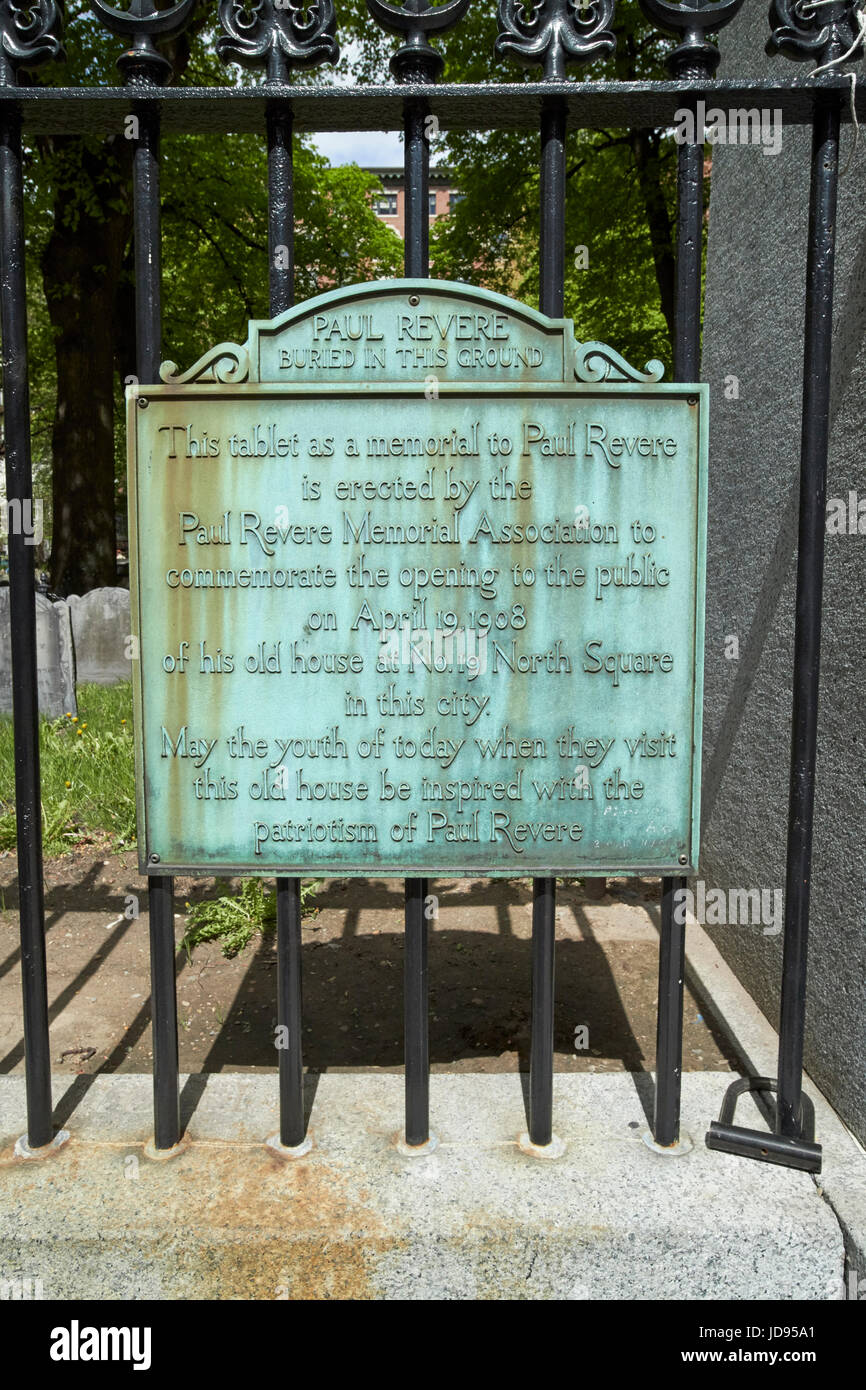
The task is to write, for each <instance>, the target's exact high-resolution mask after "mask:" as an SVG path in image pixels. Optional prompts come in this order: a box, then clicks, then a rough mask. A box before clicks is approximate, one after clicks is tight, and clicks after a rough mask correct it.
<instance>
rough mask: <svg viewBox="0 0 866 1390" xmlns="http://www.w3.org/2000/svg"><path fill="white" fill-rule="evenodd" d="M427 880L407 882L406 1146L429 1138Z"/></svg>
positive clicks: (405, 969) (405, 992)
mask: <svg viewBox="0 0 866 1390" xmlns="http://www.w3.org/2000/svg"><path fill="white" fill-rule="evenodd" d="M426 897H427V879H426V878H407V879H406V923H405V925H406V946H405V951H406V959H405V965H404V974H403V1018H404V1050H405V1054H406V1143H407V1144H410V1145H412V1146H413V1147H415V1146H417V1145H419V1144H426V1143H427V1140H428V1139H429V1138H430V1045H429V1037H428V1008H427V1002H428V1001H427V919H426V917H425V916H424V900H425V898H426Z"/></svg>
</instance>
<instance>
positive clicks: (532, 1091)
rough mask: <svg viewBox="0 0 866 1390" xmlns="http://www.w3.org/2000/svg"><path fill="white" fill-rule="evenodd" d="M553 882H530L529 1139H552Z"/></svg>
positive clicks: (554, 927)
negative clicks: (530, 1034) (530, 1013)
mask: <svg viewBox="0 0 866 1390" xmlns="http://www.w3.org/2000/svg"><path fill="white" fill-rule="evenodd" d="M555 943H556V879H555V878H535V879H533V880H532V1041H531V1043H530V1051H529V1138H530V1139H531V1141H532V1143H533V1144H539V1145H544V1144H549V1143H550V1141H551V1139H552V1138H553V980H554V947H555Z"/></svg>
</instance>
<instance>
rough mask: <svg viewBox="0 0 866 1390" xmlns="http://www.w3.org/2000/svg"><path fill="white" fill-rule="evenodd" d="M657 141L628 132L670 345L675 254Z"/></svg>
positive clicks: (645, 133) (652, 134)
mask: <svg viewBox="0 0 866 1390" xmlns="http://www.w3.org/2000/svg"><path fill="white" fill-rule="evenodd" d="M659 142H660V135H659V132H658V131H653V130H634V131H632V133H631V150H632V156H633V158H634V163H635V169H636V170H637V177H638V184H639V185H640V191H641V197H642V199H643V205H644V210H645V212H646V220H647V226H648V228H649V234H650V245H651V246H652V253H653V263H654V265H655V272H656V283H657V285H658V287H659V298H660V301H661V311H662V313H663V314H664V316H665V322H666V324H667V326H668V333H669V334H670V339H671V345H672V346H673V341H674V311H675V302H676V255H675V253H674V229H673V225H672V223H671V216H670V213H669V211H668V203H667V198H666V196H665V189H664V184H663V179H662V167H661V161H660V157H659Z"/></svg>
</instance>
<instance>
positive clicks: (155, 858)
mask: <svg viewBox="0 0 866 1390" xmlns="http://www.w3.org/2000/svg"><path fill="white" fill-rule="evenodd" d="M150 862H151V864H158V863H159V855H158V854H152V855H151V856H150Z"/></svg>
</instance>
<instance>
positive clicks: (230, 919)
mask: <svg viewBox="0 0 866 1390" xmlns="http://www.w3.org/2000/svg"><path fill="white" fill-rule="evenodd" d="M228 887H229V885H228V883H227V882H226V880H224V879H222V880H221V879H218V880H217V888H228ZM315 892H316V885H315V883H302V884H301V912H302V914H303V915H304V916H305V917H309V916H311V915H313V913H314V911H315V909H314V908H313V907H312V899H313V897H314V895H315ZM186 906H187V911H188V914H189V915H188V917H187V927H186V932H185V933H184V937H183V940H182V941H181V943H180V944H181V946H182V947H183V949H184V950H185V951H186V954H187V959H192V953H193V951H194V950H195V948H196V946H200V945H201V944H202V942H204V941H219V942H220V945H221V947H222V953H223V955H224V956H225V957H226V959H227V960H233V959H234V957H235V956H236V955H237V954H238V953H239V952H240V951H242V950H243V949H244V948H245V947H246V946H248V945H249V943H250V942H251V941H252V939H253V937H254V936H268V935H269V934H270V933H272V932H273V931H275V930H276V925H277V897H276V893H271V892H267V891H266V890H265V886H264V884H263V883H262V881H261V879H260V878H245V879H243V880H242V882H241V886H240V889H239V890H238V892H237V893H229V892H226V893H224V894H222V895H221V896H220V897H219V898H214V899H211V900H209V901H206V902H200V903H196V904H195V906H194V907H191V906H190V904H189V903H187V905H186Z"/></svg>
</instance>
